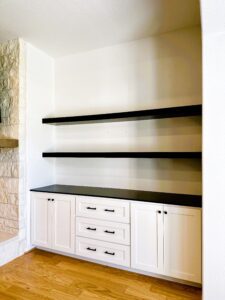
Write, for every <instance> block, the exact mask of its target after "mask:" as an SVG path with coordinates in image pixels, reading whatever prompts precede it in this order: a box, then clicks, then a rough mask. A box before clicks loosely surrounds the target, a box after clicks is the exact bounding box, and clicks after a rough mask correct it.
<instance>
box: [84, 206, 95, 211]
mask: <svg viewBox="0 0 225 300" xmlns="http://www.w3.org/2000/svg"><path fill="white" fill-rule="evenodd" d="M86 208H87V209H92V210H96V209H97V208H96V207H90V206H87V207H86Z"/></svg>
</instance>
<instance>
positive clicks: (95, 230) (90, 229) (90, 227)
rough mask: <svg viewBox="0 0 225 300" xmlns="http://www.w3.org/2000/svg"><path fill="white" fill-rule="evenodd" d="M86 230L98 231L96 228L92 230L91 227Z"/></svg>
mask: <svg viewBox="0 0 225 300" xmlns="http://www.w3.org/2000/svg"><path fill="white" fill-rule="evenodd" d="M86 229H87V230H92V231H96V230H97V229H96V228H91V227H87V228H86Z"/></svg>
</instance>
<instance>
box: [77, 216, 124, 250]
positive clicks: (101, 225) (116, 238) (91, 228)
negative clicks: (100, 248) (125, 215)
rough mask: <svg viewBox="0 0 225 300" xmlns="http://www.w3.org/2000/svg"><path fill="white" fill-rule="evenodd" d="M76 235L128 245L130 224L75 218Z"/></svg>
mask: <svg viewBox="0 0 225 300" xmlns="http://www.w3.org/2000/svg"><path fill="white" fill-rule="evenodd" d="M76 235H77V236H81V237H82V236H83V237H87V238H92V239H96V240H102V241H106V242H111V243H118V244H123V245H130V224H124V223H116V222H108V221H105V220H96V219H90V218H81V217H77V218H76Z"/></svg>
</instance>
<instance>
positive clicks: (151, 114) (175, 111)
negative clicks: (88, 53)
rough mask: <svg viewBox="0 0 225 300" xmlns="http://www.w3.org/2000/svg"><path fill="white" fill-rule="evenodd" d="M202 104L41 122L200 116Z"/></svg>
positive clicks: (67, 122) (54, 123)
mask: <svg viewBox="0 0 225 300" xmlns="http://www.w3.org/2000/svg"><path fill="white" fill-rule="evenodd" d="M201 115H202V105H201V104H196V105H186V106H176V107H165V108H155V109H147V110H139V111H127V112H115V113H105V114H95V115H81V116H68V117H52V118H44V119H42V123H43V124H50V125H73V124H85V123H86V124H88V123H105V122H122V121H138V120H148V119H163V118H177V117H189V116H201Z"/></svg>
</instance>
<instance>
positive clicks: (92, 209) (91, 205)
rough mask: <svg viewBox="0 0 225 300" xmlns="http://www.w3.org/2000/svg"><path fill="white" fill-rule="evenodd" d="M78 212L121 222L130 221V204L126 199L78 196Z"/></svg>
mask: <svg viewBox="0 0 225 300" xmlns="http://www.w3.org/2000/svg"><path fill="white" fill-rule="evenodd" d="M76 214H77V216H80V217H89V218H94V219H100V220H101V219H102V220H108V221H116V222H121V223H129V222H130V204H129V202H128V201H125V200H114V199H107V198H96V197H83V196H80V197H77V198H76Z"/></svg>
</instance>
